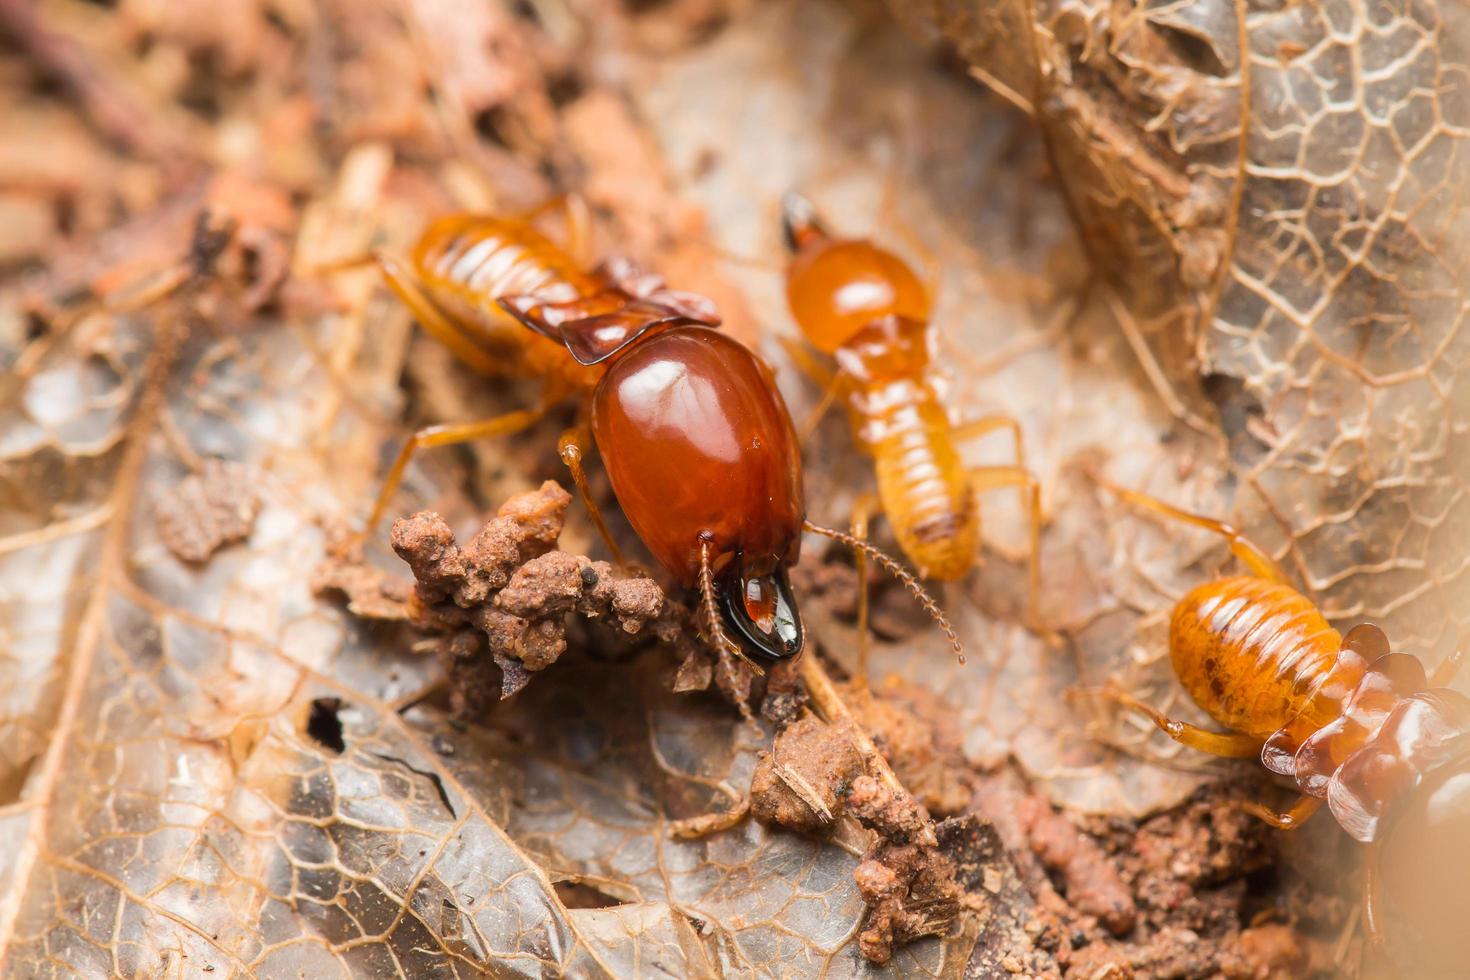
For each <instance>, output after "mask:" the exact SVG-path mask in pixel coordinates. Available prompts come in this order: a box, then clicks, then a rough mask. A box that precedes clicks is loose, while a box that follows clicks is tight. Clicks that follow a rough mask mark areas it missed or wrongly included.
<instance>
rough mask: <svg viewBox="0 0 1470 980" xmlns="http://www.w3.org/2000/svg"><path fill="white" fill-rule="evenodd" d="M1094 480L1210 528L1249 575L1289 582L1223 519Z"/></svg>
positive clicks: (1160, 510) (1177, 517)
mask: <svg viewBox="0 0 1470 980" xmlns="http://www.w3.org/2000/svg"><path fill="white" fill-rule="evenodd" d="M1098 482H1099V483H1100V484H1102V485H1103V486H1104V487H1106V488H1107V489H1108V490H1111V491H1112V492H1113V493H1115V494H1117V495H1118V496H1120V497H1122V498H1123V499H1124V500H1126V501H1128V502H1129V503H1130V504H1133V505H1134V506H1137V507H1142V508H1144V509H1145V510H1151V511H1154V512H1155V513H1158V514H1163V515H1164V516H1165V517H1172V518H1174V519H1175V520H1176V521H1183V522H1184V523H1186V524H1193V525H1195V526H1196V527H1202V528H1206V529H1208V530H1210V531H1214V532H1215V533H1216V534H1218V535H1220V536H1221V537H1222V538H1224V539H1225V541H1226V543H1228V544H1229V546H1230V552H1231V554H1233V555H1235V557H1236V558H1239V559H1240V561H1241V564H1243V565H1245V567H1246V568H1248V569H1250V570H1251V573H1252V574H1253V575H1256V576H1258V577H1260V578H1264V579H1269V580H1271V581H1272V582H1280V583H1282V584H1283V585H1290V584H1291V583H1290V581H1289V580H1288V579H1287V577H1286V573H1285V572H1283V571H1282V570H1281V566H1280V565H1278V564H1276V562H1275V561H1273V560H1272V559H1271V557H1270V556H1269V555H1267V554H1266V553H1265V552H1264V551H1262V550H1261V549H1260V548H1258V547H1257V546H1256V545H1255V544H1253V543H1252V542H1251V540H1250V539H1249V538H1247V537H1246V536H1245V535H1244V534H1241V533H1240V532H1239V531H1237V530H1236V529H1235V528H1233V527H1231V526H1230V525H1229V524H1226V523H1225V522H1224V521H1217V520H1215V519H1214V518H1213V517H1205V516H1204V515H1202V514H1192V513H1190V512H1189V511H1187V510H1180V509H1179V508H1178V507H1175V506H1174V505H1173V504H1166V503H1164V502H1163V501H1162V500H1160V499H1158V498H1157V497H1150V496H1149V495H1148V494H1146V493H1139V492H1138V491H1137V490H1129V489H1128V488H1126V487H1120V486H1117V485H1116V484H1113V483H1109V482H1107V481H1106V480H1103V479H1100V478H1099V479H1098Z"/></svg>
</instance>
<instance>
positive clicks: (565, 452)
mask: <svg viewBox="0 0 1470 980" xmlns="http://www.w3.org/2000/svg"><path fill="white" fill-rule="evenodd" d="M586 436H587V430H586V429H584V428H582V427H580V426H573V427H572V428H570V429H568V430H567V431H565V432H563V433H562V434H561V438H560V439H558V440H557V441H556V451H557V454H558V455H560V456H561V461H562V462H563V463H565V464H567V469H569V470H571V471H572V482H573V483H575V484H576V485H577V493H578V495H579V496H581V498H582V506H583V507H586V508H587V514H588V516H590V517H591V518H592V523H593V525H594V526H595V527H596V528H597V533H598V534H600V535H602V543H603V544H605V545H607V550H608V551H609V552H610V553H611V554H612V559H613V562H614V563H615V564H616V565H617V566H618V567H619V568H624V567H626V566H627V562H625V561H624V560H623V551H622V549H621V548H619V547H618V543H617V542H616V541H614V540H613V536H612V532H610V531H609V530H608V529H607V521H605V520H603V518H602V510H601V509H600V508H599V507H598V506H597V501H595V500H593V499H592V487H591V485H590V484H588V482H587V471H586V470H585V469H584V468H583V467H582V457H583V455H584V452H583V449H582V446H583V445H584V440H585V439H586Z"/></svg>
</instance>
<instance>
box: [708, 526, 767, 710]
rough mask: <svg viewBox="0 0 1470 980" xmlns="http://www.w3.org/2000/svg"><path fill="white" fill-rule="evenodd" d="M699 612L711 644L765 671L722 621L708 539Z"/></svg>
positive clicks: (756, 668)
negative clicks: (749, 655) (748, 654)
mask: <svg viewBox="0 0 1470 980" xmlns="http://www.w3.org/2000/svg"><path fill="white" fill-rule="evenodd" d="M699 612H700V618H702V619H703V620H704V630H705V639H706V640H707V641H709V644H710V645H711V646H713V647H714V648H715V649H716V650H720V651H723V652H725V653H733V654H734V655H735V656H737V657H739V658H740V659H741V660H743V661H745V664H746V666H747V667H749V668H750V669H751V670H753V671H755V673H756V676H757V677H759V676H761V675H762V674H764V673H765V670H763V669H762V668H761V666H760V664H758V663H756V662H755V661H754V660H751V659H750V658H749V657H747V656H746V655H745V651H744V650H742V649H740V645H739V644H738V643H736V642H735V641H734V640H732V639H730V635H729V634H728V633H726V632H725V627H724V626H723V625H721V623H720V613H719V606H718V605H716V603H715V576H714V572H713V571H711V570H710V564H709V542H708V541H701V542H699ZM740 708H741V713H742V714H744V713H747V712H749V711H750V708H749V706H748V705H745V704H744V703H742V704H741V706H740Z"/></svg>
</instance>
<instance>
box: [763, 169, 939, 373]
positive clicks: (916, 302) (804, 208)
mask: <svg viewBox="0 0 1470 980" xmlns="http://www.w3.org/2000/svg"><path fill="white" fill-rule="evenodd" d="M782 223H783V225H784V228H785V233H786V242H787V245H789V246H790V248H791V250H792V251H793V252H794V253H795V256H794V258H793V259H792V260H791V268H790V270H789V271H788V274H787V277H786V298H787V300H788V301H789V302H790V304H791V312H792V314H793V315H794V316H795V317H796V322H797V325H798V326H800V327H801V330H802V332H803V333H804V334H806V337H807V340H809V341H810V342H811V343H812V346H814V347H816V348H817V349H818V350H820V351H822V352H824V353H827V354H831V353H834V352H836V350H837V349H838V348H839V347H841V346H842V345H843V344H845V343H846V342H847V341H848V340H850V339H852V337H853V336H855V335H856V334H857V333H858V331H860V330H862V329H863V328H864V327H866V326H868V325H869V324H871V323H873V322H875V321H877V320H881V319H884V318H885V317H897V318H900V319H904V320H911V321H914V322H916V323H926V322H928V320H929V295H928V291H927V290H926V289H925V288H924V285H923V283H921V282H920V281H919V278H918V277H917V276H915V275H914V271H913V269H911V268H909V265H908V263H906V262H904V261H903V259H901V258H899V257H898V256H897V255H894V254H893V253H892V252H889V251H886V250H885V249H881V248H879V247H878V246H876V245H874V244H873V243H872V242H869V241H864V240H860V239H833V238H832V237H831V236H830V235H828V233H827V231H826V229H825V228H823V227H822V225H821V223H820V222H819V221H818V220H817V218H816V216H815V214H814V213H813V211H812V207H811V204H810V203H809V202H808V201H807V200H806V199H805V198H803V197H801V196H799V195H796V194H788V195H787V196H786V198H785V201H784V202H783V205H782Z"/></svg>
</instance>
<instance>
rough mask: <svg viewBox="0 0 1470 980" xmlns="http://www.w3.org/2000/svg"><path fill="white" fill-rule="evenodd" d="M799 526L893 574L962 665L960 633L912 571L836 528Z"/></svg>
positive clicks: (963, 654) (809, 525) (806, 524)
mask: <svg viewBox="0 0 1470 980" xmlns="http://www.w3.org/2000/svg"><path fill="white" fill-rule="evenodd" d="M801 526H802V527H803V528H804V529H806V530H808V531H811V532H812V533H813V534H820V535H822V536H823V537H827V538H831V539H832V540H834V541H841V542H842V543H843V544H845V545H847V546H848V547H849V548H853V549H855V550H857V551H861V552H862V553H863V554H865V555H867V556H868V557H869V558H871V559H873V561H875V562H877V563H878V564H880V565H882V566H883V567H884V568H885V569H886V570H887V571H888V574H889V575H892V576H893V577H894V578H896V579H898V580H899V581H900V582H902V583H903V584H904V585H905V586H907V587H908V590H909V591H910V592H912V593H913V594H914V598H915V599H917V600H919V605H921V606H923V607H924V609H925V610H926V611H927V612H928V613H929V615H930V616H932V617H934V622H936V623H938V624H939V628H940V629H942V630H944V635H945V636H947V637H949V645H950V647H951V648H953V649H954V656H955V659H956V660H958V661H959V662H960V664H961V665H963V664H964V662H965V648H964V647H963V646H962V645H961V644H960V638H959V634H957V633H956V632H955V631H954V627H953V626H951V625H950V624H949V619H948V617H946V616H945V615H944V610H943V609H940V608H939V603H937V602H935V601H934V598H933V597H932V596H931V595H929V593H928V592H926V591H925V590H924V586H923V584H921V583H920V582H919V579H918V577H917V576H915V575H914V573H913V572H911V571H909V570H908V569H907V568H904V567H903V566H902V565H900V564H899V563H898V562H897V561H895V560H894V559H892V558H890V557H889V556H888V553H887V552H885V551H881V550H879V549H878V548H875V547H873V546H872V545H870V544H868V542H866V541H864V540H863V539H861V538H859V537H855V536H854V535H851V534H848V533H846V532H844V531H839V530H837V529H836V528H831V527H822V526H821V525H820V524H813V523H812V522H811V521H807V520H804V521H802V522H801Z"/></svg>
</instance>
